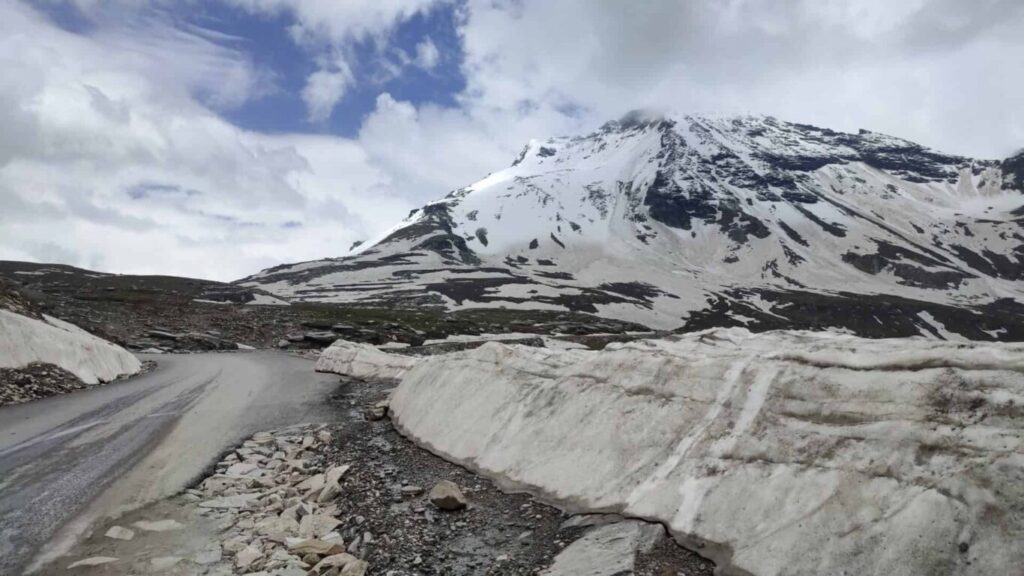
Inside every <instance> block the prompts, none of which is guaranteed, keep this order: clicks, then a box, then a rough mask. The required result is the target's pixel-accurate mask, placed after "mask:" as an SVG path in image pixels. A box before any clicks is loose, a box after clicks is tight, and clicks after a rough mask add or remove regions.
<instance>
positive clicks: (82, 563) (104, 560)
mask: <svg viewBox="0 0 1024 576" xmlns="http://www.w3.org/2000/svg"><path fill="white" fill-rule="evenodd" d="M111 562H117V558H114V557H112V556H93V557H92V558H86V559H84V560H79V561H78V562H75V563H74V564H71V565H69V566H68V570H73V569H75V568H83V567H88V566H100V565H103V564H110V563H111Z"/></svg>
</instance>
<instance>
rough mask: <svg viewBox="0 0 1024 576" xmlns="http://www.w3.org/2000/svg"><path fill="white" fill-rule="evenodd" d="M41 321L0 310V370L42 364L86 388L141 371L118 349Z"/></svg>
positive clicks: (59, 324) (63, 324) (55, 322)
mask: <svg viewBox="0 0 1024 576" xmlns="http://www.w3.org/2000/svg"><path fill="white" fill-rule="evenodd" d="M44 320H45V321H44ZM44 320H36V319H35V318H29V317H27V316H22V315H21V314H15V313H13V312H9V311H7V310H0V367H3V368H20V367H22V366H26V365H28V364H31V363H32V362H45V363H47V364H55V365H57V366H60V367H61V368H63V369H65V370H67V371H69V372H71V373H72V374H74V375H75V376H78V378H79V379H81V380H82V381H83V382H86V383H87V384H96V383H98V382H108V381H110V380H113V379H114V378H117V377H118V376H123V375H128V374H135V373H137V372H138V371H139V370H140V369H141V368H142V365H141V364H140V363H139V360H138V359H137V358H136V357H135V356H133V355H132V354H131V353H129V352H128V351H127V350H125V349H124V348H121V347H120V346H117V345H115V344H111V343H110V342H107V341H106V340H103V339H101V338H97V337H96V336H93V335H92V334H89V333H88V332H86V331H85V330H82V329H81V328H79V327H78V326H75V325H73V324H69V323H68V322H64V321H61V320H58V319H56V318H51V317H49V316H44Z"/></svg>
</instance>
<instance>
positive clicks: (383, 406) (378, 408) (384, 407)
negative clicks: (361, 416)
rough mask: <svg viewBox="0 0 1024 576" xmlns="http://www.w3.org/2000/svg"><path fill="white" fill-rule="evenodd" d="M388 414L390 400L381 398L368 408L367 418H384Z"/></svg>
mask: <svg viewBox="0 0 1024 576" xmlns="http://www.w3.org/2000/svg"><path fill="white" fill-rule="evenodd" d="M387 415H388V401H387V400H381V401H380V402H377V403H376V404H374V405H372V406H370V407H368V408H367V409H366V419H367V420H373V421H377V420H383V419H384V418H385V417H387Z"/></svg>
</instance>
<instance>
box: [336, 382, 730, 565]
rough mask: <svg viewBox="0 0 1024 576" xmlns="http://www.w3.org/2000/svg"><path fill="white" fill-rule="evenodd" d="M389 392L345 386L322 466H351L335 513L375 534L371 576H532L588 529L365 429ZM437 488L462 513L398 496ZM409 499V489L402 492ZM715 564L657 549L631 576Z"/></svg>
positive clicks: (379, 424) (385, 427)
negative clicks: (446, 487) (447, 483)
mask: <svg viewBox="0 0 1024 576" xmlns="http://www.w3.org/2000/svg"><path fill="white" fill-rule="evenodd" d="M388 391H389V387H388V386H387V385H384V384H379V383H364V382H357V381H344V383H343V385H342V388H341V389H340V391H339V393H338V395H337V396H336V398H335V401H336V402H338V403H339V405H340V406H341V407H342V408H343V409H347V410H348V411H349V412H350V416H351V417H350V418H346V419H345V420H344V423H343V424H341V425H339V427H338V428H337V429H336V432H335V438H336V440H335V443H334V446H333V448H332V450H333V451H334V452H333V453H331V454H329V455H328V457H327V460H329V461H331V460H334V461H339V462H353V463H358V464H359V465H357V466H353V469H352V471H350V472H349V474H350V480H349V482H350V483H351V482H355V484H356V485H357V486H360V487H361V488H362V489H360V490H346V491H345V492H344V493H343V494H342V496H341V497H340V500H339V507H340V508H341V509H344V510H348V511H350V513H352V514H355V515H358V516H361V517H362V518H365V521H364V528H360V529H353V528H352V527H349V528H348V530H350V532H349V533H348V534H346V533H344V532H343V533H342V534H343V535H344V536H346V540H348V537H354V536H355V535H356V533H357V532H359V530H361V529H363V530H367V531H370V532H371V533H373V534H382V535H383V536H381V537H379V538H377V539H376V540H375V542H374V543H373V544H372V545H370V546H366V547H365V549H364V556H363V558H364V559H365V560H367V561H369V563H370V566H371V570H372V573H373V574H389V575H390V576H406V575H409V576H411V575H414V574H423V575H432V574H437V575H442V574H444V575H451V576H462V575H467V576H468V575H478V574H486V575H520V574H534V573H538V572H540V571H541V570H543V569H544V568H546V567H548V566H549V565H550V564H551V561H552V559H553V558H554V556H555V555H557V554H558V553H559V552H560V551H561V550H562V549H564V548H565V547H566V546H567V545H568V544H570V543H571V542H573V541H574V540H576V539H577V538H579V537H580V536H581V535H582V534H583V533H584V532H585V531H586V528H576V527H566V528H562V525H563V523H564V522H565V521H566V520H568V519H569V517H570V516H569V515H566V514H564V513H562V512H561V511H559V510H558V509H556V508H553V507H550V506H547V505H545V504H543V503H541V502H538V501H537V500H535V499H534V498H532V497H531V496H529V495H527V494H509V493H505V492H502V491H501V490H499V489H498V488H497V486H495V485H494V483H492V482H491V481H490V480H487V479H485V478H482V477H480V476H477V475H475V474H473V473H471V472H469V471H467V470H465V469H463V468H461V467H459V466H456V465H454V464H451V463H449V462H447V461H445V460H442V459H441V458H438V457H437V456H434V455H433V454H430V453H429V452H427V451H425V450H422V449H420V448H418V447H417V446H416V445H415V444H413V443H412V442H410V441H409V440H407V439H406V438H404V437H403V436H401V435H400V434H398V433H397V432H396V431H395V429H394V428H393V427H392V426H391V423H390V421H389V420H388V419H386V418H385V419H383V420H378V421H371V420H368V419H366V418H365V417H364V412H365V407H366V406H367V405H371V404H372V403H374V402H376V401H378V400H380V399H383V398H384V397H385V396H386V395H387V392H388ZM438 480H451V481H453V482H455V483H456V484H458V485H459V486H460V487H461V488H462V490H463V492H464V493H465V495H466V498H467V500H468V501H469V506H468V507H467V509H466V510H463V511H459V512H441V511H438V510H437V509H436V508H433V507H432V506H431V505H430V503H429V502H427V500H426V497H425V496H422V495H421V496H416V497H409V496H408V495H406V496H404V497H403V494H402V488H403V487H410V486H415V487H421V488H423V489H425V490H429V489H430V487H431V486H432V485H433V484H434V483H435V482H437V481H438ZM409 491H411V490H408V489H407V492H409ZM713 570H714V564H712V563H711V562H710V561H709V560H706V559H704V558H701V557H700V556H698V555H697V554H695V553H693V552H690V551H688V550H686V549H684V548H681V547H679V546H676V545H675V544H674V543H673V542H672V541H671V540H669V539H667V538H666V539H664V540H663V541H662V542H660V543H659V544H658V545H656V546H655V547H654V548H653V549H652V550H651V551H650V552H648V553H645V554H640V555H639V556H638V559H637V571H636V574H637V575H639V576H668V575H672V576H675V575H677V574H685V575H686V576H702V575H709V576H710V575H711V574H712V572H713Z"/></svg>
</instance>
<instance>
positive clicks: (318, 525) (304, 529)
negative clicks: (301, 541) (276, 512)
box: [299, 514, 341, 538]
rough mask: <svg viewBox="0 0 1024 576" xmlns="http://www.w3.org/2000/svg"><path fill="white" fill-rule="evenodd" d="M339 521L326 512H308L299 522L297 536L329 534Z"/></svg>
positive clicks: (308, 536)
mask: <svg viewBox="0 0 1024 576" xmlns="http://www.w3.org/2000/svg"><path fill="white" fill-rule="evenodd" d="M339 524H341V521H340V520H338V519H337V518H335V517H333V516H329V515H327V514H309V515H307V516H303V518H302V520H301V521H300V522H299V536H302V537H303V538H320V537H322V536H325V535H327V534H330V533H331V531H332V530H334V529H335V528H336V527H337V526H338V525H339Z"/></svg>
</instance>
